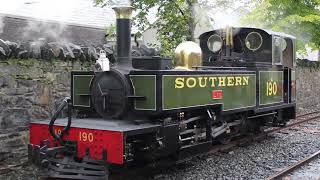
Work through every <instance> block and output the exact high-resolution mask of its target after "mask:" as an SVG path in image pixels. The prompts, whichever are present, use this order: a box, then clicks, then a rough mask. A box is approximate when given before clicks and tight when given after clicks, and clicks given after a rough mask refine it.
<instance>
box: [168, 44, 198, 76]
mask: <svg viewBox="0 0 320 180" xmlns="http://www.w3.org/2000/svg"><path fill="white" fill-rule="evenodd" d="M174 54H175V58H174V63H175V66H176V68H175V69H182V70H190V69H191V68H192V67H195V66H201V65H202V51H201V48H200V46H199V45H198V44H197V43H195V42H192V41H186V42H183V43H181V44H179V45H178V47H177V48H176V49H175V51H174Z"/></svg>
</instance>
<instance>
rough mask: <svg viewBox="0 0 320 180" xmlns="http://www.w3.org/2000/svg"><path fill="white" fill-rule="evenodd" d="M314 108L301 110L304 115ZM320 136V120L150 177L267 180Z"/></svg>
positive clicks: (31, 174)
mask: <svg viewBox="0 0 320 180" xmlns="http://www.w3.org/2000/svg"><path fill="white" fill-rule="evenodd" d="M312 111H313V110H310V109H308V110H306V109H300V110H298V112H299V113H301V114H304V113H307V112H312ZM319 138H320V120H318V121H314V122H311V123H308V124H303V125H300V126H299V127H295V128H292V129H290V130H287V131H285V132H282V133H275V134H272V135H270V136H269V137H268V138H267V139H266V140H264V141H262V142H260V143H254V144H251V145H248V146H245V147H238V148H235V149H233V151H230V152H227V153H220V154H214V155H206V156H202V157H198V158H193V159H192V160H191V161H188V162H185V163H182V164H180V165H177V166H173V167H171V168H168V169H166V170H163V171H162V172H161V174H157V175H155V176H154V177H152V178H147V179H157V180H167V179H172V180H173V179H174V180H175V179H177V180H180V179H181V180H182V179H190V180H191V179H192V180H194V179H265V178H267V177H269V176H270V175H272V174H274V173H276V172H277V171H280V170H281V168H283V167H285V166H288V165H291V164H292V163H294V162H295V161H298V160H301V159H303V158H305V157H307V156H309V155H311V154H312V153H314V152H316V151H317V150H319V149H320V142H319ZM16 159H20V161H21V162H24V161H26V156H25V155H24V156H23V157H12V161H15V160H16ZM9 164H12V162H11V163H9ZM318 164H320V163H318ZM0 169H1V163H0ZM36 175H37V168H36V167H34V166H32V165H29V164H27V163H24V164H23V165H22V166H19V167H16V168H14V170H13V171H11V172H9V173H6V174H2V175H1V173H0V179H1V180H2V179H3V180H7V179H9V180H11V179H12V180H16V179H26V180H31V179H36ZM299 175H301V174H299ZM293 177H295V176H293ZM298 177H299V176H298Z"/></svg>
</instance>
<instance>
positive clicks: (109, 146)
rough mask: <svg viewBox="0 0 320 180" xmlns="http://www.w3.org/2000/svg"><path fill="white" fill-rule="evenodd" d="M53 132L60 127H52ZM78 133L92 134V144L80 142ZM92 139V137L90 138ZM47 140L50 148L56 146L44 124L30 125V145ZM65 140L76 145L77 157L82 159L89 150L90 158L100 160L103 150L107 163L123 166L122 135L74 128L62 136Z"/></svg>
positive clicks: (60, 128) (60, 127)
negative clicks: (75, 142) (105, 153)
mask: <svg viewBox="0 0 320 180" xmlns="http://www.w3.org/2000/svg"><path fill="white" fill-rule="evenodd" d="M54 129H55V131H58V130H62V129H63V127H62V126H54ZM80 132H81V133H83V132H85V133H87V134H89V133H92V135H93V139H92V138H90V140H92V142H89V140H88V139H87V141H83V140H82V141H80ZM91 137H92V136H91ZM47 139H49V140H50V142H54V143H51V146H54V144H57V143H56V141H53V138H52V137H51V135H50V133H49V129H48V125H44V124H36V123H31V124H30V144H32V145H39V146H40V143H41V141H43V140H47ZM64 139H65V140H73V141H77V143H78V149H77V150H78V151H77V152H78V157H79V158H82V157H84V156H85V153H86V149H87V148H89V150H90V151H89V152H90V158H92V159H96V160H101V159H102V156H103V155H102V154H103V150H104V149H105V150H106V151H107V161H108V163H113V164H123V163H124V161H123V153H124V148H123V147H124V142H123V133H122V132H115V131H106V130H96V129H84V128H75V127H71V128H70V131H69V133H68V134H66V135H65V136H64Z"/></svg>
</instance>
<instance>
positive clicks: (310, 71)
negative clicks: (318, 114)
mask: <svg viewBox="0 0 320 180" xmlns="http://www.w3.org/2000/svg"><path fill="white" fill-rule="evenodd" d="M296 78H297V81H296V85H297V86H296V88H297V108H298V110H299V109H303V108H304V109H306V108H315V107H317V106H319V105H320V68H318V67H316V68H315V67H303V66H298V68H297V69H296Z"/></svg>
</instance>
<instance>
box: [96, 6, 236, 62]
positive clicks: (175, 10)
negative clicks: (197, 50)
mask: <svg viewBox="0 0 320 180" xmlns="http://www.w3.org/2000/svg"><path fill="white" fill-rule="evenodd" d="M235 1H236V0H215V1H210V0H131V1H130V4H131V6H132V7H133V8H134V9H135V10H136V11H137V12H138V13H137V15H136V16H135V17H134V19H133V20H134V21H133V23H134V25H135V26H137V27H139V30H140V31H141V32H143V31H145V30H146V29H148V28H156V29H157V30H158V34H157V39H158V40H159V42H160V44H161V53H162V55H167V56H171V55H172V52H173V50H174V49H175V48H176V47H177V45H178V44H180V43H181V42H183V41H185V40H191V41H194V40H195V37H194V32H195V27H196V25H197V24H198V23H199V21H200V19H201V18H203V14H202V15H200V16H198V14H199V11H198V12H197V11H196V7H198V9H201V10H202V11H204V10H209V9H210V10H216V9H217V8H224V7H231V5H232V3H234V2H235ZM95 2H96V3H97V4H99V5H102V6H106V5H109V6H110V5H111V6H112V5H119V4H123V1H122V0H95ZM154 8H156V10H157V11H156V12H157V13H156V16H157V20H156V21H155V22H153V23H150V22H149V21H148V19H147V15H148V14H149V13H150V11H151V10H152V9H154ZM207 24H210V23H209V22H208V23H207Z"/></svg>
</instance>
